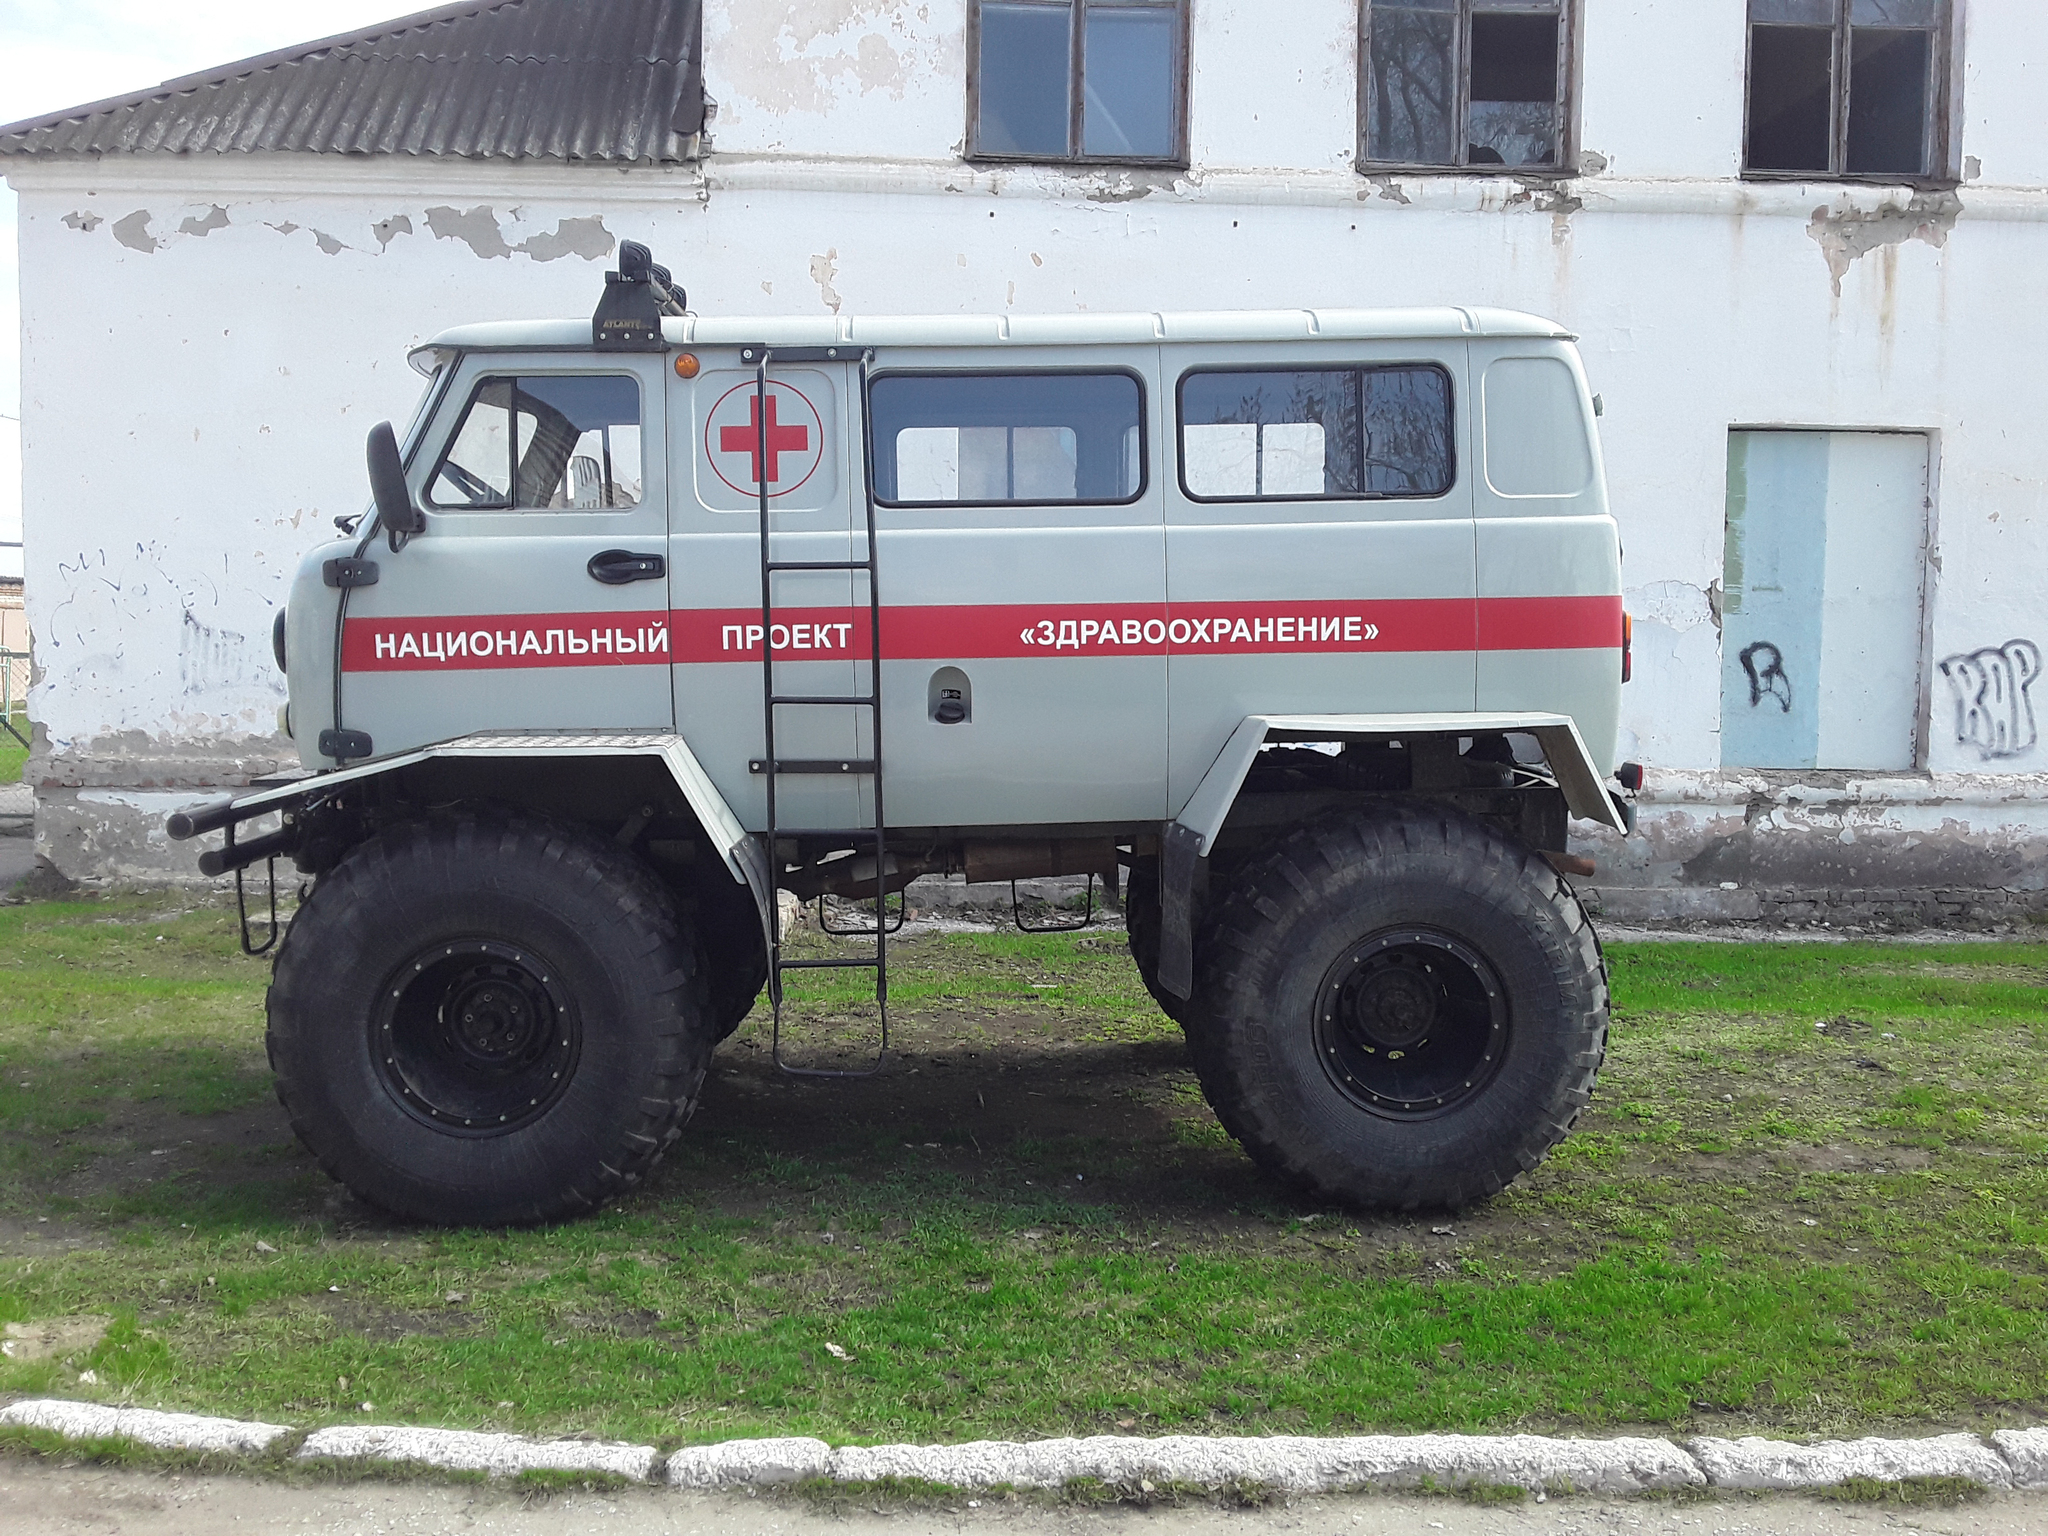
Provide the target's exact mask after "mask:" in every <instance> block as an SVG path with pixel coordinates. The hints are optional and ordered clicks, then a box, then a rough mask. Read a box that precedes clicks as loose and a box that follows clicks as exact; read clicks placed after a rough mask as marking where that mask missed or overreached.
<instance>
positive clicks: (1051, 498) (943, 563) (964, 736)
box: [869, 347, 1166, 827]
mask: <svg viewBox="0 0 2048 1536" xmlns="http://www.w3.org/2000/svg"><path fill="white" fill-rule="evenodd" d="M930 356H931V354H925V356H924V357H920V356H919V355H918V354H916V353H912V352H908V351H898V352H896V353H895V354H894V355H893V356H892V355H888V354H884V355H882V356H880V357H878V358H877V361H876V363H875V365H874V372H873V377H872V383H871V386H870V393H869V399H870V405H869V411H870V416H871V420H872V442H873V463H874V473H875V501H876V507H877V512H876V517H877V521H878V526H879V528H880V540H881V581H882V595H883V599H884V602H885V604H886V606H885V609H884V616H883V636H882V640H883V652H884V656H885V661H884V664H883V668H882V675H883V683H884V686H883V695H882V697H883V707H884V729H885V738H884V754H885V761H884V773H885V779H886V789H887V794H888V811H889V822H890V825H891V826H896V827H958V826H983V827H987V826H1000V825H1018V824H1039V825H1043V824H1046V823H1062V822H1063V823H1088V822H1092V823H1104V822H1121V823H1124V824H1126V825H1130V824H1133V823H1144V822H1156V821H1159V820H1160V819H1162V818H1163V817H1164V816H1165V814H1166V793H1165V790H1166V784H1165V766H1166V609H1165V597H1166V567H1165V550H1164V546H1163V543H1162V538H1161V523H1160V489H1159V485H1158V477H1157V475H1156V474H1155V473H1153V472H1152V471H1151V469H1150V467H1149V466H1150V465H1151V463H1152V462H1153V461H1154V459H1155V458H1156V454H1157V449H1156V446H1155V445H1156V443H1157V442H1158V423H1157V419H1156V414H1155V413H1156V410H1157V391H1156V389H1154V388H1153V387H1152V385H1153V378H1154V372H1153V370H1154V366H1155V358H1156V353H1155V352H1154V350H1153V349H1150V348H1145V349H1139V348H1116V347H1103V348H1090V349H1089V350H1088V352H1087V353H1086V354H1085V356H1086V359H1087V361H1086V362H1085V363H1080V364H1077V363H1076V361H1075V358H1076V353H1075V351H1074V350H1073V349H1071V348H1069V349H1063V350H1061V351H1058V352H1052V351H1046V352H1042V353H1034V352H1032V351H1029V350H1026V349H1020V348H1014V347H1012V348H1006V349H1003V350H1000V351H997V350H990V351H987V352H983V353H980V354H976V353H973V352H968V351H964V350H963V351H959V352H950V353H948V354H946V355H945V360H944V362H943V364H941V365H936V366H935V365H934V364H933V363H932V362H929V361H927V360H926V359H927V358H929V357H930Z"/></svg>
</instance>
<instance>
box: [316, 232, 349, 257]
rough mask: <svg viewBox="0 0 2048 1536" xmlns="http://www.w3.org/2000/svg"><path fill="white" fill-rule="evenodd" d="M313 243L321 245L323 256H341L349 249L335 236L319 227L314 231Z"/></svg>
mask: <svg viewBox="0 0 2048 1536" xmlns="http://www.w3.org/2000/svg"><path fill="white" fill-rule="evenodd" d="M313 243H314V244H315V245H317V246H319V247H320V254H321V255H322V256H339V255H340V254H341V253H342V252H343V251H345V250H347V249H348V247H347V246H345V245H343V244H342V243H341V242H340V241H339V240H337V239H335V238H334V236H332V235H330V234H326V233H323V232H322V231H320V230H317V229H316V230H314V231H313Z"/></svg>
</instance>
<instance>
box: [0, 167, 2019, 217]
mask: <svg viewBox="0 0 2048 1536" xmlns="http://www.w3.org/2000/svg"><path fill="white" fill-rule="evenodd" d="M200 158H201V159H203V168H202V166H201V165H200V164H198V163H195V159H194V158H193V157H187V156H181V155H164V156H160V157H155V156H148V155H132V156H122V157H112V156H110V157H105V158H100V159H94V158H91V157H88V156H71V157H66V156H50V157H48V158H42V157H37V158H34V159H29V158H25V157H20V156H0V174H4V175H5V177H6V179H7V181H8V182H9V184H10V185H12V186H13V187H14V188H15V189H16V190H17V191H23V192H26V191H30V190H34V191H66V190H75V191H80V192H85V191H98V192H100V193H102V194H105V193H108V192H121V191H129V192H136V193H143V194H147V193H152V192H154V193H159V194H161V193H165V192H169V193H172V194H175V195H180V196H181V197H182V199H183V201H185V202H204V201H208V200H218V199H220V198H223V197H225V198H248V197H261V196H270V195H275V196H286V197H302V196H304V195H306V194H307V193H308V192H310V191H316V190H317V191H325V192H348V191H352V190H353V191H358V192H361V193H364V194H366V195H370V194H374V195H378V196H391V195H394V194H401V195H403V194H410V195H415V196H440V195H446V196H450V197H470V196H488V195H495V196H500V197H502V196H505V195H508V194H510V195H513V196H516V197H525V198H537V197H544V196H548V195H550V194H553V195H558V196H561V197H564V198H567V199H571V200H575V201H584V202H590V203H596V204H636V203H637V204H649V205H661V206H665V207H666V208H668V209H669V210H670V211H674V210H675V209H676V207H677V203H678V199H681V200H684V201H686V202H687V203H689V204H693V205H699V206H705V207H715V206H716V204H717V202H718V200H719V198H720V197H721V196H723V195H724V194H727V193H754V194H803V193H818V194H828V195H840V194H847V193H876V194H883V195H887V196H895V197H906V196H908V197H917V196H929V197H947V198H955V199H958V198H970V199H990V198H996V197H1000V198H1003V199H1004V200H1006V201H1026V202H1033V201H1036V202H1064V203H1076V204H1083V205H1086V204H1090V203H1095V204H1100V205H1102V206H1103V207H1104V208H1105V210H1123V211H1128V210H1129V209H1130V208H1132V207H1133V206H1142V205H1143V204H1144V203H1145V202H1146V201H1149V200H1154V199H1157V200H1161V201H1167V202H1173V203H1210V204H1219V205H1223V206H1227V207H1259V208H1342V209H1345V210H1347V211H1348V212H1349V213H1350V214H1352V215H1353V216H1368V217H1382V218H1397V217H1399V216H1400V215H1402V214H1403V213H1408V212H1413V211H1425V210H1435V211H1437V212H1445V213H1503V214H1540V215H1544V216H1549V215H1550V214H1551V213H1552V211H1553V206H1554V203H1553V199H1552V198H1551V197H1550V196H1549V193H1550V191H1551V186H1550V184H1548V183H1546V184H1545V185H1544V187H1543V188H1542V190H1541V192H1540V193H1538V194H1536V195H1532V194H1531V191H1530V189H1529V188H1528V187H1526V186H1524V185H1523V184H1522V183H1521V182H1519V181H1517V180H1515V179H1514V178H1512V177H1486V176H1404V175H1399V174H1391V175H1386V176H1372V177H1364V176H1360V175H1358V174H1356V173H1355V172H1353V171H1350V170H1348V169H1334V168H1307V169H1300V170H1232V169H1213V170H1204V169H1195V170H1188V171H1170V170H1138V169H1128V168H1120V167H1116V166H1088V167H1078V168H1075V169H1071V170H1069V169H1062V168H1059V167H1053V166H1030V165H1004V166H983V165H971V164H968V163H966V162H963V161H958V160H873V159H853V158H846V159H838V158H828V157H807V156H762V157H748V156H733V157H730V158H727V157H724V156H718V155H714V156H711V157H710V158H708V159H706V160H703V161H701V162H698V163H697V164H694V165H681V166H653V165H644V166H624V167H621V166H603V167H599V166H574V165H567V164H560V163H548V164H540V163H534V162H526V161H510V160H480V161H468V160H454V159H435V158H430V157H418V156H374V155H369V156H355V155H348V156H341V155H308V154H292V153H274V154H231V155H208V156H204V157H200ZM1383 186H1384V187H1387V188H1389V189H1398V190H1399V192H1400V194H1401V197H1400V199H1395V198H1393V197H1391V196H1388V195H1383V194H1382V192H1381V188H1382V187H1383ZM1555 191H1556V193H1557V194H1558V195H1559V196H1569V197H1571V198H1575V199H1577V200H1578V202H1579V203H1580V205H1581V206H1580V207H1579V208H1578V209H1575V210H1573V211H1572V212H1571V213H1570V214H1569V215H1568V216H1569V217H1572V218H1579V217H1585V216H1588V215H1591V216H1596V217H1597V216H1598V215H1601V214H1637V215H1671V214H1678V215H1694V216H1701V217H1708V218H1723V219H1728V218H1738V219H1741V218H1796V219H1798V220H1799V221H1800V222H1801V223H1804V222H1806V221H1807V220H1808V219H1810V218H1811V217H1812V216H1813V213H1814V210H1815V208H1816V207H1817V206H1821V205H1825V206H1826V207H1827V208H1829V209H1830V210H1831V211H1833V212H1836V213H1840V212H1845V211H1846V212H1852V213H1873V212H1879V211H1883V210H1887V209H1892V210H1897V211H1900V212H1904V211H1905V210H1906V209H1907V208H1908V207H1909V206H1910V205H1911V203H1912V202H1913V199H1914V198H1915V197H1916V196H1918V197H1921V198H1923V199H1926V198H1929V197H1935V198H1939V197H1946V196H1949V195H1951V194H1946V193H1936V194H1925V193H1916V192H1915V190H1914V189H1912V188H1908V187H1885V186H1865V185H1861V184H1857V183H1837V182H1755V181H1740V180H1736V179H1734V178H1676V177H1674V178H1668V179H1664V178H1659V179H1648V178H1643V179H1633V178H1627V177H1620V176H1604V175H1603V176H1588V177H1581V178H1580V179H1578V180H1576V181H1559V182H1557V183H1556V184H1555ZM1952 195H1953V196H1954V197H1955V198H1956V199H1957V204H1956V206H1957V207H1958V208H1959V210H1960V212H1959V215H1958V216H1959V218H1960V219H1961V220H1964V221H1968V222H1996V223H2033V224H2038V223H2048V189H2043V188H2040V187H2032V186H1992V185H1988V184H1986V183H1983V182H1973V183H1971V184H1970V185H1968V186H1966V187H1963V188H1960V189H1958V190H1957V191H1956V192H1955V193H1954V194H1952ZM1921 206H1922V207H1923V208H1924V207H1926V206H1927V203H1926V202H1925V201H1923V202H1922V204H1921ZM1560 216H1564V215H1560Z"/></svg>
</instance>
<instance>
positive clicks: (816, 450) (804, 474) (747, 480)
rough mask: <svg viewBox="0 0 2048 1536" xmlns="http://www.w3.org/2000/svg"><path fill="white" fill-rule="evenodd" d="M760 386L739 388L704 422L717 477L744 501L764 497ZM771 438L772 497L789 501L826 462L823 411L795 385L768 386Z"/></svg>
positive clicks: (768, 445) (708, 452) (724, 396)
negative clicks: (784, 497) (762, 487)
mask: <svg viewBox="0 0 2048 1536" xmlns="http://www.w3.org/2000/svg"><path fill="white" fill-rule="evenodd" d="M763 404H764V402H763V401H762V399H761V396H760V393H759V386H758V385H757V384H756V383H754V382H752V381H749V382H748V383H745V384H735V385H734V386H733V387H732V388H731V389H728V390H727V391H726V392H725V393H724V394H722V395H720V396H719V397H718V403H717V404H716V405H714V406H712V407H711V413H710V415H708V416H706V417H705V419H704V456H705V458H706V460H707V461H708V462H709V463H710V465H711V469H712V472H713V473H714V474H716V475H717V476H718V478H719V479H721V480H723V481H724V482H725V483H726V484H727V485H729V486H731V487H732V488H733V489H734V490H735V491H738V492H739V493H740V494H741V495H742V496H759V495H760V494H761V463H762V446H763V440H764V434H763V433H762V431H761V416H762V405H763ZM765 404H766V406H767V417H768V430H767V433H766V434H765V441H766V450H767V467H768V497H769V499H770V500H771V501H772V500H773V499H774V498H776V497H777V496H787V495H789V494H790V493H791V492H792V491H795V490H797V489H798V488H800V487H801V486H802V485H803V483H804V482H805V481H807V480H809V479H810V478H811V476H812V475H814V474H816V473H817V472H818V466H819V465H820V464H822V463H823V462H824V461H825V423H824V421H823V419H822V418H820V417H819V415H818V408H817V407H816V406H815V405H813V404H811V402H810V399H809V398H808V397H807V396H806V395H805V394H804V392H803V391H802V390H800V389H798V388H797V387H796V386H795V385H793V384H784V383H780V382H778V381H774V380H771V381H770V382H769V385H768V398H767V400H766V402H765Z"/></svg>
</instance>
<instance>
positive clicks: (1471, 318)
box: [417, 305, 1573, 352]
mask: <svg viewBox="0 0 2048 1536" xmlns="http://www.w3.org/2000/svg"><path fill="white" fill-rule="evenodd" d="M662 334H663V336H664V338H665V339H666V340H667V342H668V344H669V345H670V346H676V347H680V346H693V345H694V346H707V347H708V346H720V345H724V346H735V345H739V344H742V343H746V342H760V343H763V344H765V345H767V346H771V347H778V346H780V347H831V346H875V347H885V346H886V347H985V346H1005V345H1007V346H1067V347H1071V346H1116V345H1126V346H1128V345H1140V346H1142V345H1146V344H1149V343H1153V342H1162V341H1251V342H1259V341H1317V340H1322V341H1378V340H1397V341H1399V340H1417V339H1424V338H1446V337H1468V336H1542V337H1553V338H1556V339H1559V340H1565V341H1569V340H1571V339H1573V338H1572V335H1571V333H1570V332H1569V331H1567V330H1566V329H1565V328H1564V327H1563V326H1561V325H1559V324H1558V323H1557V322H1556V321H1554V320H1544V319H1540V318H1538V317H1537V316H1535V315H1525V314H1519V313H1517V312H1515V311H1513V310H1507V309H1460V308H1452V307H1450V306H1448V305H1446V306H1443V307H1441V308H1428V309H1422V308H1417V309H1214V310H1184V311H1180V312H1177V313H1175V312H1169V313H1132V314H1092V313H1087V312H1083V313H1080V314H1071V315H860V316H855V315H774V316H767V315H762V316H747V315H684V316H681V317H678V318H673V319H666V320H663V321H662ZM589 348H590V321H589V320H587V319H583V320H503V321H495V322H491V323H488V324H483V325H459V326H456V327H455V328H454V329H453V330H447V331H443V332H441V334H440V335H438V336H436V337H434V338H433V339H432V340H431V341H428V342H426V343H424V344H423V345H422V346H421V347H420V348H419V349H417V350H419V351H422V352H426V351H438V350H442V349H460V350H462V351H465V352H467V351H529V350H535V349H546V350H550V351H554V350H562V349H568V350H575V351H587V350H589Z"/></svg>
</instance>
